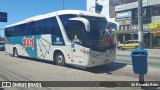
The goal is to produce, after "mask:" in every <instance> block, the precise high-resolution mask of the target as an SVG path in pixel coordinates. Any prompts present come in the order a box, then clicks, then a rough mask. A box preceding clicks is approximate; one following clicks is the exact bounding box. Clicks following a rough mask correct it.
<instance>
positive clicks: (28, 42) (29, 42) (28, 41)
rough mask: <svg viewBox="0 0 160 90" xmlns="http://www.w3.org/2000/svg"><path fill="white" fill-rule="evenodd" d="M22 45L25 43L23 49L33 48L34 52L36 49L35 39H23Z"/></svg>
mask: <svg viewBox="0 0 160 90" xmlns="http://www.w3.org/2000/svg"><path fill="white" fill-rule="evenodd" d="M22 43H23V47H24V48H26V47H32V50H33V49H34V37H32V38H25V37H24V38H23V40H22Z"/></svg>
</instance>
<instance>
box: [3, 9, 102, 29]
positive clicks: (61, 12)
mask: <svg viewBox="0 0 160 90" xmlns="http://www.w3.org/2000/svg"><path fill="white" fill-rule="evenodd" d="M65 14H77V15H85V16H94V17H104V16H103V15H101V14H97V13H93V12H88V11H83V10H60V11H56V12H51V13H48V14H43V15H37V16H34V17H30V18H27V19H25V20H23V21H20V22H17V23H14V24H11V25H8V26H6V27H5V28H8V27H12V26H16V25H20V24H24V23H29V22H32V21H38V20H42V19H46V18H50V17H55V16H57V15H65Z"/></svg>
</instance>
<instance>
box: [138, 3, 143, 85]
mask: <svg viewBox="0 0 160 90" xmlns="http://www.w3.org/2000/svg"><path fill="white" fill-rule="evenodd" d="M142 7H143V6H142V0H138V41H139V50H143V48H144V47H143V22H142V20H143V19H142ZM139 82H140V83H141V84H143V83H144V74H139Z"/></svg>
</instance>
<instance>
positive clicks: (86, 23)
mask: <svg viewBox="0 0 160 90" xmlns="http://www.w3.org/2000/svg"><path fill="white" fill-rule="evenodd" d="M69 20H74V21H81V22H82V23H84V26H85V29H86V31H87V32H90V23H89V21H88V20H87V19H85V18H81V17H76V18H70V19H69Z"/></svg>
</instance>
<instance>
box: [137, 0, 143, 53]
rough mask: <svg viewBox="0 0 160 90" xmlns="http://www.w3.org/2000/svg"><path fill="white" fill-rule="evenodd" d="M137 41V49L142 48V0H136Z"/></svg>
mask: <svg viewBox="0 0 160 90" xmlns="http://www.w3.org/2000/svg"><path fill="white" fill-rule="evenodd" d="M138 41H139V50H142V49H143V21H142V0H138Z"/></svg>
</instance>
